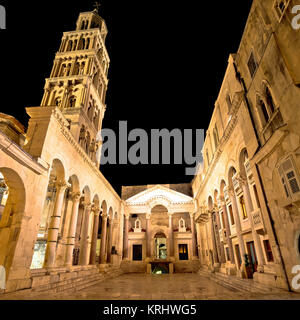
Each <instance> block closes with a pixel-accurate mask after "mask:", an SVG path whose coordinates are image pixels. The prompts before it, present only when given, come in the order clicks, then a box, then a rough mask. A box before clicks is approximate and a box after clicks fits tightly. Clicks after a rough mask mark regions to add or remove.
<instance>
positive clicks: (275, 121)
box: [262, 109, 284, 143]
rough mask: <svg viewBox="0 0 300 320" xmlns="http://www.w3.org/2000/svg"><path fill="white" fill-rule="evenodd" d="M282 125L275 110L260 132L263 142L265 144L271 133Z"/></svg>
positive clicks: (279, 114) (277, 111)
mask: <svg viewBox="0 0 300 320" xmlns="http://www.w3.org/2000/svg"><path fill="white" fill-rule="evenodd" d="M283 125H284V122H283V118H282V115H281V113H280V110H279V109H277V110H276V111H275V112H274V113H273V115H272V117H271V119H270V120H269V121H268V123H267V124H266V126H265V127H264V129H263V131H262V137H263V140H264V141H263V142H264V143H266V142H267V141H268V140H269V139H270V138H271V136H272V135H273V133H274V132H275V131H276V130H277V129H279V128H280V127H282V126H283Z"/></svg>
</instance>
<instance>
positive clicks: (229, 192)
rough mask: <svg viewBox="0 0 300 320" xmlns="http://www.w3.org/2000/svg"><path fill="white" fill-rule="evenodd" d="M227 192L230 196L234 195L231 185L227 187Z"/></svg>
mask: <svg viewBox="0 0 300 320" xmlns="http://www.w3.org/2000/svg"><path fill="white" fill-rule="evenodd" d="M228 194H229V196H230V197H235V192H234V189H233V187H228Z"/></svg>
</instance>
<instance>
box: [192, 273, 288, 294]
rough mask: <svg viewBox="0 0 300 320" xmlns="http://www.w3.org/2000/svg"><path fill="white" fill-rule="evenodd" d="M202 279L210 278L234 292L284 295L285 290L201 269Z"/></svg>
mask: <svg viewBox="0 0 300 320" xmlns="http://www.w3.org/2000/svg"><path fill="white" fill-rule="evenodd" d="M198 274H199V275H201V276H202V277H206V278H209V279H210V280H212V281H214V282H216V283H218V284H219V285H221V286H223V287H226V288H228V289H230V290H233V291H241V292H245V291H246V292H251V293H261V294H276V293H284V292H285V291H284V290H281V289H278V288H274V287H268V286H266V285H262V284H260V283H258V282H255V281H254V280H252V279H241V278H238V277H236V276H229V275H226V274H223V273H219V272H215V273H211V272H209V271H208V270H205V269H200V270H199V272H198Z"/></svg>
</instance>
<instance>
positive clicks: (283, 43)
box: [192, 0, 300, 290]
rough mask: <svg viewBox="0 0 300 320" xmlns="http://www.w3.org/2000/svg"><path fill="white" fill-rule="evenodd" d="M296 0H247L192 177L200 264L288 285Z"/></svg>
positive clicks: (293, 257) (295, 242) (295, 133)
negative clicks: (241, 28) (241, 31)
mask: <svg viewBox="0 0 300 320" xmlns="http://www.w3.org/2000/svg"><path fill="white" fill-rule="evenodd" d="M296 4H297V3H296V2H295V1H274V0H266V1H263V2H262V1H254V2H253V5H252V9H251V12H250V15H249V18H248V21H247V25H246V28H245V31H244V34H243V37H242V41H241V44H240V47H239V50H238V52H237V53H236V54H234V55H230V57H229V60H228V68H227V71H226V74H225V77H224V81H223V84H222V87H221V90H220V93H219V96H218V99H217V101H216V104H215V108H214V111H213V116H212V119H211V123H210V126H209V128H208V131H207V137H206V140H205V144H204V148H203V157H204V164H203V166H202V168H201V169H200V171H199V175H198V176H197V177H195V179H194V181H193V183H192V184H193V190H194V196H195V199H196V200H197V202H198V205H199V211H198V213H197V215H196V221H197V230H198V244H199V258H200V261H201V264H202V265H206V266H207V267H208V268H210V269H212V270H214V271H215V272H221V273H227V274H236V275H237V276H239V277H248V278H254V280H255V281H258V282H261V283H265V284H269V285H272V286H275V287H278V288H285V289H291V290H294V288H293V287H292V279H293V278H294V277H295V275H294V274H293V273H292V270H293V267H294V266H295V265H299V263H300V260H299V258H300V255H299V254H300V239H299V229H300V225H299V223H300V219H299V195H300V189H299V187H300V184H299V183H300V180H299V168H300V163H299V146H300V145H299V137H300V131H299V119H300V117H299V116H300V114H299V106H298V102H299V95H300V89H299V65H298V64H299V61H297V62H296V61H295V59H296V56H297V55H298V53H299V52H300V45H299V31H297V30H295V29H294V28H293V26H292V24H291V21H292V18H293V15H292V8H293V7H294V6H295V5H296ZM207 240H208V241H207Z"/></svg>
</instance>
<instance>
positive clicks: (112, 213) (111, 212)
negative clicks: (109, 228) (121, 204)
mask: <svg viewBox="0 0 300 320" xmlns="http://www.w3.org/2000/svg"><path fill="white" fill-rule="evenodd" d="M113 215H114V210H113V208H112V207H110V208H109V210H108V216H109V218H110V219H112V218H113Z"/></svg>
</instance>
